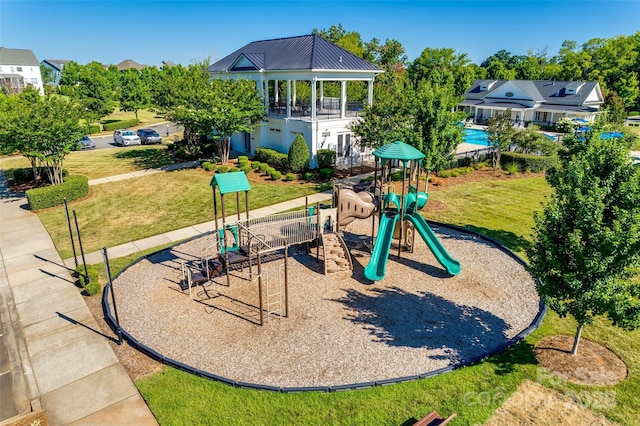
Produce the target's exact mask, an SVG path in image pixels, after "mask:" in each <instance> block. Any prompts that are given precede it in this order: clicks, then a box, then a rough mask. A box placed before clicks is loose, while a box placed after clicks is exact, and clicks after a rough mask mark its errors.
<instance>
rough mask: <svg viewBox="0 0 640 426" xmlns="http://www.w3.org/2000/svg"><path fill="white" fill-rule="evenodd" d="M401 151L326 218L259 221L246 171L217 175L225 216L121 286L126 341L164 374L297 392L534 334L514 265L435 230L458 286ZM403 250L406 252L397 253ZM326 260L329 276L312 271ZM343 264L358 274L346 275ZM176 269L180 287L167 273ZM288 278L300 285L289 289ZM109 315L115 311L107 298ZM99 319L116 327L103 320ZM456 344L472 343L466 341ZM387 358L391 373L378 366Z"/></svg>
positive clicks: (382, 378) (495, 250)
mask: <svg viewBox="0 0 640 426" xmlns="http://www.w3.org/2000/svg"><path fill="white" fill-rule="evenodd" d="M399 144H401V143H400V142H398V143H396V144H390V145H391V147H389V146H385V147H382V148H380V150H377V151H376V152H377V153H378V154H379V155H378V156H376V171H375V175H374V182H375V183H372V184H370V185H369V186H370V187H369V189H368V192H367V191H361V192H357V190H358V189H361V188H359V186H360V185H356V187H355V188H354V189H355V190H349V189H342V188H340V187H339V186H337V185H335V188H334V193H333V199H332V203H331V206H328V205H320V204H315V205H309V203H305V207H304V209H303V210H302V209H301V210H295V211H289V212H285V213H280V214H273V215H269V216H266V217H262V218H251V217H250V210H249V202H248V191H249V190H250V186H249V183H248V181H247V179H246V176H245V175H244V173H243V172H239V173H228V174H218V175H216V176H214V178H213V179H212V180H211V186H212V191H213V210H214V214H215V218H218V214H219V209H218V207H219V206H221V207H222V209H221V217H220V219H221V221H217V220H216V221H215V230H214V231H212V232H211V231H210V232H207V233H205V234H202V235H200V236H199V237H197V238H194V239H191V240H188V241H186V242H183V243H180V244H178V245H176V246H172V247H171V248H168V249H163V250H162V251H159V252H157V253H153V254H150V255H148V256H145V257H144V258H143V259H141V260H140V261H138V262H136V263H135V264H134V265H132V266H131V267H128V268H127V269H126V270H124V271H123V272H122V273H121V274H120V275H119V276H118V277H117V280H118V283H117V285H116V287H117V288H118V291H120V292H121V293H120V294H121V296H120V297H119V301H118V306H119V308H120V309H121V316H120V318H122V320H123V328H122V330H123V333H124V336H125V338H126V339H127V340H130V341H131V342H132V345H134V346H135V347H137V348H142V350H143V351H145V352H146V353H148V354H151V356H153V357H156V358H157V359H159V360H161V361H162V362H164V363H168V364H172V365H175V366H177V367H178V368H182V369H185V370H186V371H190V372H195V374H198V375H202V376H203V377H209V378H213V379H215V380H220V381H222V382H224V383H228V384H231V385H233V386H239V387H254V388H259V389H269V390H276V391H282V392H297V391H301V390H321V391H334V390H337V389H360V388H363V387H371V386H378V385H383V384H388V383H392V382H395V381H406V380H407V378H408V377H411V378H415V379H418V378H421V377H428V376H430V375H436V374H440V373H442V372H445V371H449V370H450V369H452V368H455V366H456V365H465V363H467V362H469V360H475V359H478V357H484V356H486V355H487V354H490V353H494V351H501V350H503V349H504V347H506V346H505V344H510V343H509V342H511V341H512V340H513V339H518V338H519V337H518V336H520V335H526V334H527V333H528V332H530V330H532V329H533V328H535V327H537V324H538V323H539V319H540V318H541V314H540V311H539V309H541V307H542V306H543V305H542V304H541V302H540V301H539V300H538V299H537V298H536V292H535V282H534V280H533V278H532V277H531V276H530V274H529V273H528V272H527V271H526V268H525V267H524V266H523V265H520V264H519V263H518V261H517V259H516V258H515V256H512V255H511V254H509V253H508V252H507V251H505V250H503V249H501V248H500V247H496V246H495V245H494V244H493V242H490V241H486V240H484V239H483V238H482V237H479V236H473V235H472V234H471V233H465V232H464V231H459V230H452V229H446V228H443V227H442V226H439V225H437V224H435V225H433V224H432V226H434V229H435V231H436V232H437V233H438V236H439V238H445V239H446V242H447V246H448V247H449V249H450V250H452V252H453V253H455V254H456V257H457V258H458V259H460V260H463V261H464V262H465V265H468V266H467V267H466V268H465V274H460V262H458V261H457V260H456V259H454V258H453V257H451V256H450V255H449V254H448V252H447V251H446V250H445V249H444V247H442V244H441V243H440V241H439V240H438V237H436V235H435V234H434V232H433V230H432V229H431V227H430V226H429V225H427V223H426V222H425V221H424V219H422V217H421V216H420V215H419V213H418V211H419V210H420V209H421V208H423V207H424V206H425V204H426V202H427V199H428V196H427V194H426V190H425V191H424V192H420V191H418V185H419V184H420V183H421V182H422V181H421V180H420V176H419V174H420V166H421V161H420V160H421V159H422V157H421V155H422V154H421V153H419V152H417V151H416V150H413V149H407V148H406V146H404V147H403V145H404V144H402V145H399ZM392 148H393V149H392ZM416 152H417V153H416ZM403 159H404V160H403ZM395 160H397V161H400V162H402V164H401V165H402V166H403V167H402V170H401V173H402V176H403V177H404V178H405V179H404V181H406V180H407V178H408V180H409V185H408V187H407V188H405V182H403V183H402V190H401V192H400V193H396V192H395V191H394V188H393V184H392V183H391V178H390V175H391V174H392V169H393V168H396V167H399V166H400V163H399V162H396V163H395V164H394V161H395ZM379 163H381V167H380V168H379V167H378V166H379ZM413 182H415V183H413ZM396 185H397V184H396ZM363 186H364V185H363ZM217 192H219V193H220V194H219V196H218V194H217ZM241 192H245V206H246V208H245V217H244V218H243V217H241V214H240V201H241V199H240V197H241V194H240V193H241ZM234 193H235V194H236V197H235V199H236V203H235V204H236V207H237V211H236V213H237V217H233V214H232V215H231V217H232V219H231V220H228V216H229V214H228V213H225V203H227V204H228V200H229V198H230V197H229V195H231V194H234ZM226 207H228V206H226ZM230 210H231V209H227V210H226V211H227V212H228V211H230ZM376 217H379V219H378V221H379V226H378V230H377V235H375V237H376V238H375V240H374V241H373V246H371V245H370V244H368V243H365V244H362V242H363V241H364V239H363V238H366V239H367V241H368V236H367V237H364V236H365V235H367V234H368V230H369V229H371V234H372V237H373V236H374V231H375V223H376V221H375V218H376ZM367 219H370V220H367ZM403 225H404V226H403ZM343 226H348V227H349V228H348V229H349V232H344V234H343V236H344V240H343V239H342V238H341V235H340V234H339V233H338V230H339V228H340V227H343ZM370 226H371V228H370ZM415 232H417V233H419V234H420V235H421V237H422V240H424V242H425V245H426V246H428V247H429V249H430V250H431V252H433V253H434V255H435V256H436V259H437V260H438V261H439V262H440V263H441V264H442V265H443V266H444V267H445V268H444V269H446V270H447V272H448V273H449V274H451V275H459V276H457V277H455V278H452V280H453V282H454V283H455V285H454V286H443V285H442V278H444V277H446V274H444V272H443V271H441V270H439V269H438V268H432V267H431V266H430V265H429V264H428V263H429V262H425V261H424V253H426V252H425V251H424V248H423V246H422V242H421V241H420V240H417V241H416V244H415V245H414V244H413V242H410V241H408V240H409V239H411V237H412V236H413V235H415ZM392 240H394V241H397V244H398V246H397V247H398V256H400V255H401V256H403V257H405V258H406V259H405V261H400V262H392V263H391V264H389V266H388V268H389V272H388V273H387V261H388V256H389V254H390V251H391V250H392ZM345 241H346V242H345ZM312 243H315V246H313V248H314V249H315V250H316V254H315V256H313V253H311V251H310V246H311V245H312ZM305 244H306V252H305V250H304V248H305V247H304V245H305ZM292 245H298V246H299V247H295V248H294V247H291V246H292ZM407 247H408V248H409V249H410V250H409V251H410V252H409V253H407V252H406V251H405V252H403V249H405V248H407ZM414 247H415V248H416V250H415V252H414V250H413V248H414ZM348 248H349V249H348ZM351 255H353V260H352V257H351ZM289 256H291V258H289ZM334 256H336V258H337V259H338V260H336V261H335V262H333V261H332V258H333V257H334ZM292 260H293V261H292ZM321 260H323V261H324V272H325V273H324V275H323V274H322V267H321V268H320V269H319V268H318V266H317V264H318V263H319V262H320V261H321ZM278 262H281V264H279V263H278ZM352 262H354V263H355V262H359V263H360V264H361V265H363V267H360V268H353V269H351V268H352V267H353V266H352ZM367 262H368V264H366V266H365V263H367ZM487 265H490V268H488V269H487ZM181 267H182V271H183V272H182V281H180V280H179V278H178V275H177V273H176V271H180V269H181ZM245 268H246V269H248V271H247V273H245V272H244V269H245ZM256 268H257V269H256ZM238 269H239V270H240V272H242V274H239V273H237V270H238ZM230 271H231V272H232V273H231V274H230ZM341 271H350V274H349V276H346V275H344V276H340V277H339V279H336V278H333V277H332V276H331V275H330V274H331V273H335V272H341ZM416 273H418V274H419V275H420V279H415V275H416ZM225 274H226V280H225ZM367 274H369V275H367ZM230 275H231V278H232V280H230ZM289 275H291V276H293V277H295V285H294V286H291V288H289V285H288V284H289ZM385 275H386V277H385ZM371 276H373V277H374V278H375V277H380V278H379V279H383V278H385V284H384V285H383V286H366V285H365V286H362V285H358V283H359V284H364V283H367V280H372V278H371ZM213 278H216V279H215V281H214V282H215V284H216V287H215V288H216V290H215V291H214V294H210V293H208V292H207V287H205V286H206V285H208V283H209V282H210V281H212V279H213ZM225 281H226V285H225ZM374 281H375V280H374ZM167 282H169V283H170V284H169V285H167V284H166V283H167ZM245 283H246V284H247V285H245ZM198 285H202V286H203V289H202V290H203V292H204V293H206V297H200V296H201V295H202V292H198V297H196V300H195V303H194V300H192V299H193V295H192V297H181V298H177V299H176V297H175V294H176V293H175V292H176V291H178V292H180V291H182V292H183V293H184V292H185V290H186V289H187V288H188V289H189V292H190V294H191V288H192V286H198ZM254 285H256V286H257V292H258V298H259V301H256V300H255V289H256V287H254ZM460 288H464V289H465V290H464V291H463V292H460ZM289 290H290V291H291V293H290V294H291V297H290V294H289ZM107 294H111V295H112V292H111V291H109V292H107V291H106V290H105V296H104V297H103V303H105V306H108V307H109V302H108V301H107V302H105V300H107ZM150 295H151V297H150ZM514 298H516V299H514ZM514 300H517V302H514ZM290 303H291V306H292V309H291V311H290V310H289V304H290ZM112 305H113V306H112V308H113V310H114V311H115V298H114V299H113V303H112ZM470 309H471V310H472V312H473V314H472V315H469V314H468V313H469V310H470ZM523 312H524V314H523ZM168 313H170V314H168ZM265 314H266V315H265ZM106 315H107V317H108V318H109V321H110V322H111V323H114V321H115V322H116V323H117V320H114V319H113V316H112V315H111V314H110V312H107V314H106ZM258 315H259V324H260V325H263V324H264V322H265V321H266V322H269V320H270V318H271V316H274V317H275V318H285V317H286V318H289V321H286V322H281V323H276V326H273V327H272V326H269V327H261V328H256V327H255V325H256V324H257V323H258ZM116 316H117V314H116ZM534 317H535V319H534ZM478 318H480V320H478ZM532 319H533V321H534V323H533V324H532V323H531V320H532ZM184 325H186V327H185V326H184ZM118 329H120V326H119V325H118ZM519 330H524V331H521V332H519ZM460 335H464V336H477V338H475V339H471V340H470V341H467V340H464V341H462V340H460V339H459V336H460ZM514 341H515V340H514ZM397 342H405V343H403V344H397ZM505 342H506V343H505ZM389 351H392V352H393V354H394V355H393V359H394V360H396V361H397V362H394V363H391V364H390V363H388V362H387V361H388V357H389ZM354 353H356V354H359V355H358V356H354ZM381 366H384V367H382V368H381ZM363 380H367V381H366V382H363Z"/></svg>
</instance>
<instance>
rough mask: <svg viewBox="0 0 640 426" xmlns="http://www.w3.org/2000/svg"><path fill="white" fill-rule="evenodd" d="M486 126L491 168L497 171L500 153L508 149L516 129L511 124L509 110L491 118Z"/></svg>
mask: <svg viewBox="0 0 640 426" xmlns="http://www.w3.org/2000/svg"><path fill="white" fill-rule="evenodd" d="M487 124H488V125H487V139H488V140H489V145H490V146H491V147H492V148H493V168H494V169H497V168H498V166H499V165H500V156H501V154H502V151H505V150H507V149H509V146H510V145H511V143H512V142H513V137H514V135H515V133H516V129H515V128H514V127H513V125H512V124H511V109H510V108H509V109H507V111H506V112H504V113H503V114H498V115H496V116H493V117H491V118H490V119H489V121H488V123H487Z"/></svg>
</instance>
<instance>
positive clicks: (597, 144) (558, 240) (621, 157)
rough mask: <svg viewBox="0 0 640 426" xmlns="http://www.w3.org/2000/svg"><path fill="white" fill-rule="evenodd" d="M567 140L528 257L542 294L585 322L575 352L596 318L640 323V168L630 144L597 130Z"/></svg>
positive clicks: (580, 323) (628, 326)
mask: <svg viewBox="0 0 640 426" xmlns="http://www.w3.org/2000/svg"><path fill="white" fill-rule="evenodd" d="M564 142H565V145H566V146H567V150H566V151H565V152H564V153H563V154H562V155H561V167H559V168H557V169H552V170H550V171H549V172H548V175H547V181H548V182H549V183H550V184H551V186H552V187H553V189H554V191H553V194H552V196H551V199H550V200H549V202H548V203H547V204H546V205H545V206H544V211H543V212H542V213H541V214H536V215H535V216H534V219H535V228H534V233H533V243H532V245H531V247H530V248H529V249H528V250H527V254H528V257H529V261H530V264H531V271H532V272H533V273H534V274H535V275H536V276H537V277H539V278H540V280H541V284H540V285H538V287H537V289H538V293H539V294H540V295H541V296H542V297H544V298H545V301H546V302H547V304H548V305H549V307H550V308H551V309H553V310H554V311H555V312H557V313H558V314H559V315H560V316H561V317H565V316H566V315H567V314H570V315H571V316H573V317H574V318H575V319H576V321H577V322H578V326H577V329H576V334H575V340H574V344H573V349H572V351H571V353H572V354H574V355H575V354H576V353H577V351H578V345H579V341H580V336H581V333H582V328H583V327H584V326H585V325H587V324H589V323H591V322H592V320H593V318H594V317H595V316H598V315H605V314H606V315H607V317H608V318H609V319H610V320H611V321H612V322H613V324H614V325H616V326H619V327H621V328H623V329H627V330H631V329H635V328H637V327H639V326H640V286H639V285H638V284H634V283H631V282H629V281H628V279H629V278H631V277H633V276H634V274H637V273H638V268H639V267H640V168H637V167H633V166H632V165H631V163H630V161H629V148H630V142H628V141H620V140H616V139H602V138H600V133H599V131H597V130H596V131H593V132H590V133H589V134H588V135H587V137H586V138H585V140H583V141H580V140H579V139H578V138H576V137H574V136H570V137H567V138H565V141H564Z"/></svg>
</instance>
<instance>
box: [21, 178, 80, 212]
mask: <svg viewBox="0 0 640 426" xmlns="http://www.w3.org/2000/svg"><path fill="white" fill-rule="evenodd" d="M88 193H89V180H88V179H87V177H86V176H69V177H68V178H67V179H66V180H65V181H64V182H63V183H61V184H59V185H51V186H46V187H44V188H35V189H29V190H28V191H27V192H26V195H27V201H28V202H29V207H30V208H31V210H40V209H46V208H48V207H53V206H59V205H60V204H62V203H64V199H65V198H66V199H67V201H73V200H77V199H78V198H82V197H86V196H87V194H88Z"/></svg>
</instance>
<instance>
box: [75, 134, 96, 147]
mask: <svg viewBox="0 0 640 426" xmlns="http://www.w3.org/2000/svg"><path fill="white" fill-rule="evenodd" d="M78 147H79V148H80V149H93V148H95V147H96V144H95V143H93V141H92V140H91V139H89V136H87V135H84V136H83V137H82V139H80V140H79V141H78Z"/></svg>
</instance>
